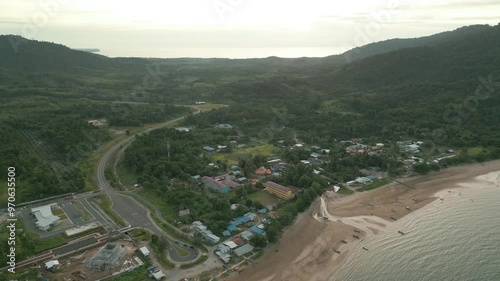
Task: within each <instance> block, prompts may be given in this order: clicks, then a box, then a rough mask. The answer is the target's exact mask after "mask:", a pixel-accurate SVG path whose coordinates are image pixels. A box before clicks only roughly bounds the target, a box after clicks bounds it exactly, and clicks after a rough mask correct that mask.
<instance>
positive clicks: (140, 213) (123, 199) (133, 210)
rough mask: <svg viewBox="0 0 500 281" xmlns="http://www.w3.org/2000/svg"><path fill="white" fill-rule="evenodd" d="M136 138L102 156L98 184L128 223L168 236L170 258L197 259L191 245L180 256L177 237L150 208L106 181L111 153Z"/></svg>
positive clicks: (118, 144) (116, 210)
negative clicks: (166, 229) (168, 231)
mask: <svg viewBox="0 0 500 281" xmlns="http://www.w3.org/2000/svg"><path fill="white" fill-rule="evenodd" d="M199 112H200V111H199V110H198V111H197V112H195V114H197V113H199ZM184 118H185V116H183V117H179V118H176V119H173V120H171V121H169V122H166V123H163V124H160V125H156V126H153V127H151V128H149V129H147V130H145V131H144V132H149V131H152V130H155V129H158V128H161V127H165V126H168V125H171V124H173V123H175V122H178V121H180V120H182V119H184ZM134 139H135V135H134V136H130V137H128V138H126V139H125V140H123V141H121V142H119V143H117V144H116V145H114V146H113V147H112V148H110V149H109V150H108V151H107V152H106V153H105V154H104V156H103V157H102V158H101V160H100V161H99V166H98V169H97V177H96V179H97V184H98V186H99V187H100V188H101V190H102V191H103V192H105V193H106V194H108V196H109V198H110V199H111V201H112V202H113V207H112V208H113V210H114V211H115V212H116V213H117V214H118V215H120V216H121V217H122V218H123V219H124V220H125V221H126V222H128V224H130V225H131V226H132V227H141V228H144V229H149V230H150V231H152V232H153V233H155V234H156V235H159V236H165V237H167V240H168V241H169V242H170V244H171V245H170V247H169V251H168V252H169V255H170V258H171V259H172V260H173V261H176V262H186V261H191V260H193V259H195V258H196V257H197V255H198V253H199V251H198V250H197V249H192V248H189V247H184V249H185V250H186V251H188V252H189V255H187V256H180V255H179V253H178V252H177V250H175V247H173V246H172V245H174V241H175V239H174V238H173V237H171V236H170V235H168V234H167V233H166V232H164V231H163V230H162V229H161V228H160V227H159V226H158V225H156V223H155V222H154V221H153V220H152V219H151V217H150V216H149V214H148V210H147V209H146V208H144V207H143V206H142V205H141V204H140V203H138V202H137V201H136V200H134V199H133V198H131V197H128V196H125V195H122V194H120V193H118V192H117V191H115V190H114V189H113V188H112V187H111V186H110V185H109V183H108V182H107V181H106V177H105V175H104V171H105V169H106V166H107V164H108V162H109V159H110V158H111V155H113V154H114V153H115V152H116V151H118V150H119V149H120V148H121V147H123V146H125V145H126V144H128V143H130V142H132V141H133V140H134Z"/></svg>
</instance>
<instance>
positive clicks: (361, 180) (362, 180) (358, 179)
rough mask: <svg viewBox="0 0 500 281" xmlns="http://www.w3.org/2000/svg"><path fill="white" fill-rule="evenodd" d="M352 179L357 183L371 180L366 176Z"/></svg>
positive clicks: (365, 182)
mask: <svg viewBox="0 0 500 281" xmlns="http://www.w3.org/2000/svg"><path fill="white" fill-rule="evenodd" d="M354 181H355V182H357V183H360V184H367V183H370V182H371V180H370V179H369V178H367V177H359V178H357V179H355V180H354Z"/></svg>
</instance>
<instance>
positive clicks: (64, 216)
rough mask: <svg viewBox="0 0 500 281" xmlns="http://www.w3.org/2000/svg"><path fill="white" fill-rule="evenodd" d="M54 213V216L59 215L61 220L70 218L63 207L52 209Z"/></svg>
mask: <svg viewBox="0 0 500 281" xmlns="http://www.w3.org/2000/svg"><path fill="white" fill-rule="evenodd" d="M52 213H53V214H54V216H58V217H59V218H60V219H61V220H66V219H68V216H66V213H64V211H63V209H54V210H52Z"/></svg>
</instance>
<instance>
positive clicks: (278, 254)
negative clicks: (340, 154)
mask: <svg viewBox="0 0 500 281" xmlns="http://www.w3.org/2000/svg"><path fill="white" fill-rule="evenodd" d="M499 170H500V160H495V161H491V162H486V163H484V164H470V165H462V166H457V167H451V168H447V169H445V170H442V171H439V172H433V173H431V174H429V175H424V176H416V177H410V178H404V179H401V180H400V181H401V182H404V183H405V184H407V185H410V186H412V187H414V188H411V187H408V186H403V185H402V184H399V183H391V184H389V185H387V186H384V187H381V188H378V189H375V190H372V191H368V192H363V193H356V194H354V195H351V196H340V195H338V194H336V193H333V192H326V193H325V194H324V195H323V196H322V197H320V198H318V199H317V200H316V201H315V202H314V203H313V204H312V206H311V207H310V208H309V209H308V210H307V211H306V212H304V213H302V214H300V215H299V216H298V217H297V219H296V221H295V223H294V224H293V225H292V226H290V227H289V228H287V229H286V231H285V233H284V234H283V236H282V237H281V239H280V241H279V242H278V243H277V244H275V245H272V246H270V247H268V248H267V249H266V251H265V253H264V255H263V256H262V257H261V258H260V259H258V260H257V261H256V262H254V263H251V264H250V265H249V266H247V267H245V268H244V269H243V271H241V272H240V273H239V274H237V273H234V274H232V275H230V276H228V277H226V278H225V279H224V280H231V281H236V280H245V281H302V280H303V281H327V280H329V279H330V276H332V274H333V272H335V270H336V269H337V268H338V267H339V266H341V265H342V264H343V263H344V262H345V261H346V259H347V257H348V256H349V254H350V252H352V251H353V249H355V248H359V247H360V245H361V243H362V241H363V239H365V238H366V237H367V235H383V234H380V233H381V232H383V229H384V228H386V227H387V226H388V225H389V224H391V223H393V222H394V220H393V218H394V219H399V218H401V217H403V216H405V215H407V214H411V213H412V211H414V210H417V209H419V208H422V207H424V206H425V205H427V204H429V203H430V202H432V201H434V200H436V199H438V198H437V197H436V196H435V194H436V193H437V192H438V191H440V190H443V189H448V188H450V189H451V188H456V187H457V186H458V184H459V183H465V182H469V181H473V180H474V178H475V177H477V176H480V175H484V174H487V173H490V172H495V171H499ZM406 207H409V209H410V210H408V209H407V208H406ZM323 217H327V218H328V220H325V219H324V218H323ZM391 217H392V218H391ZM354 229H357V230H359V231H360V232H359V233H358V232H354ZM353 234H354V235H357V236H359V239H358V238H355V237H353ZM341 240H345V241H346V242H347V244H345V243H343V242H341ZM335 250H337V251H340V254H339V253H336V252H335ZM240 270H241V268H240Z"/></svg>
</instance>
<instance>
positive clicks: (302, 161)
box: [300, 160, 311, 165]
mask: <svg viewBox="0 0 500 281" xmlns="http://www.w3.org/2000/svg"><path fill="white" fill-rule="evenodd" d="M300 163H302V164H304V165H309V164H311V162H309V161H307V160H300Z"/></svg>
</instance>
